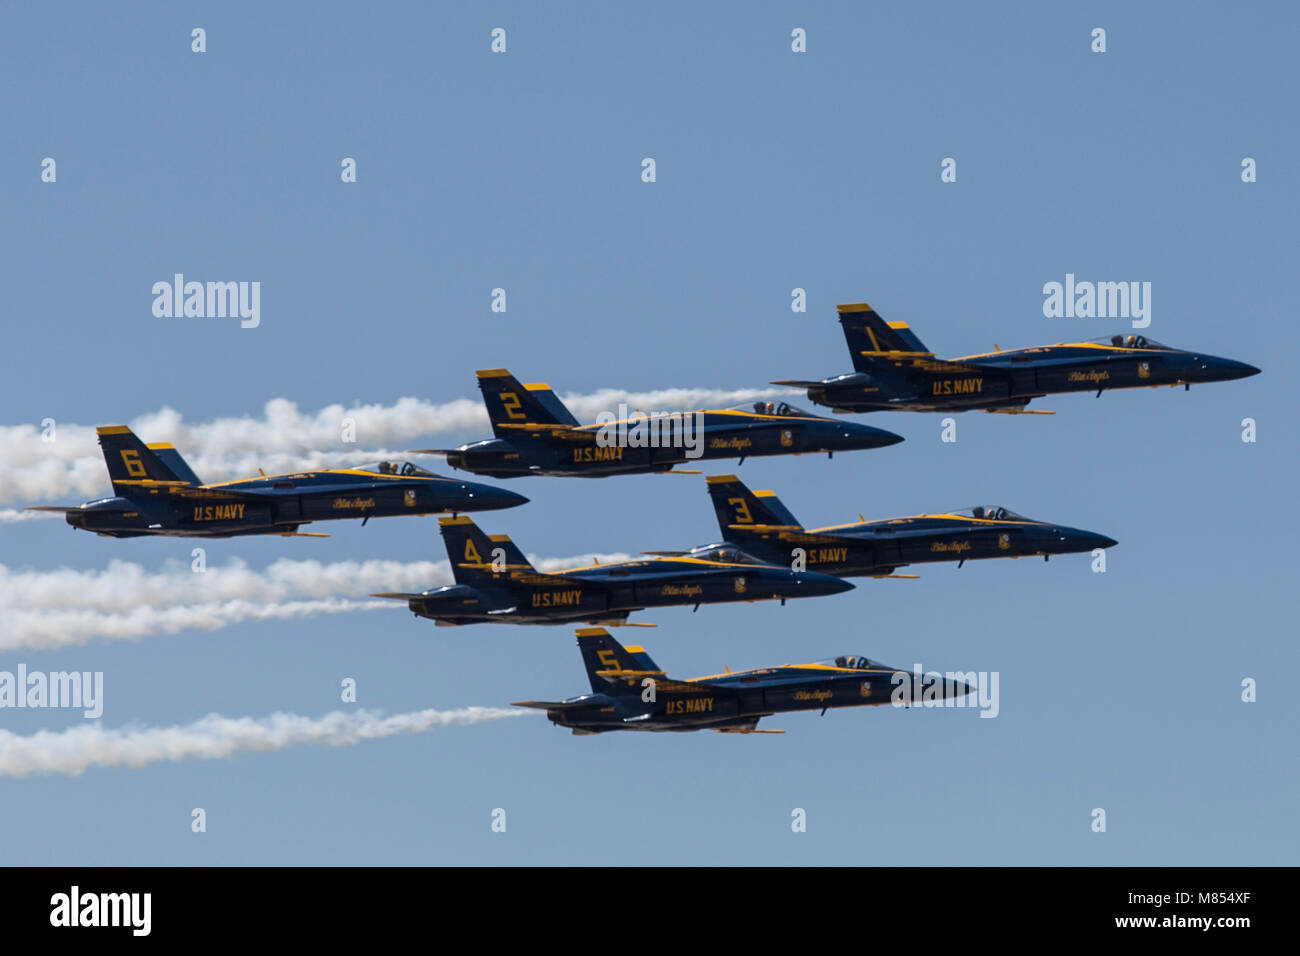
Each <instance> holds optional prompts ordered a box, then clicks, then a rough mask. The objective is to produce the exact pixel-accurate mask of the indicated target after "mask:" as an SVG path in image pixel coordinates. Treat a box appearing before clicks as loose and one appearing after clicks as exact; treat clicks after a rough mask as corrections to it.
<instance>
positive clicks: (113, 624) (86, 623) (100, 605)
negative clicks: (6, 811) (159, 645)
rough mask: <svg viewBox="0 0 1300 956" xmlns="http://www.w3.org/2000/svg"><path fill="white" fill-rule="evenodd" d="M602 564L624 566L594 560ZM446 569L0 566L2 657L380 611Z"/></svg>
mask: <svg viewBox="0 0 1300 956" xmlns="http://www.w3.org/2000/svg"><path fill="white" fill-rule="evenodd" d="M592 557H593V556H592V555H590V554H584V555H582V556H580V557H573V558H557V557H545V558H541V557H530V558H529V560H531V561H532V563H533V565H534V566H535V567H536V568H537V569H538V570H540V571H556V570H560V569H562V568H568V567H574V566H577V565H582V564H590V563H591V560H592ZM595 558H596V559H597V560H598V561H600V562H601V563H602V564H611V563H614V562H616V561H626V560H628V555H626V554H600V555H595ZM453 580H454V579H453V577H452V574H451V566H450V565H449V564H448V563H447V562H446V561H415V562H410V563H403V562H400V561H336V562H331V563H326V562H322V561H314V560H306V561H298V560H291V559H288V558H281V559H279V560H277V561H275V562H273V563H272V564H270V565H268V566H267V567H265V568H262V569H254V568H250V567H249V566H248V565H247V564H246V563H245V562H243V561H242V560H240V559H238V558H236V559H233V560H231V561H230V562H229V563H228V564H226V565H224V566H211V567H208V568H207V569H206V570H205V571H203V572H202V573H195V572H194V571H193V570H192V567H191V565H190V564H188V563H186V562H184V561H176V560H171V561H166V562H164V563H163V565H162V567H161V568H160V569H159V570H157V571H148V570H146V569H145V568H144V567H143V566H142V565H139V564H136V563H134V562H130V561H120V560H114V561H110V562H109V563H108V566H107V567H106V568H104V569H103V570H90V571H79V570H75V569H73V568H59V569H57V570H54V571H33V570H25V569H24V570H14V569H10V568H8V567H6V566H4V565H0V652H2V651H12V650H17V649H20V648H28V649H35V650H58V649H59V648H63V647H71V646H77V645H82V644H87V643H89V642H90V641H91V640H94V639H96V638H105V639H109V640H139V639H140V638H143V637H152V636H159V635H167V634H176V633H179V632H181V631H186V630H197V631H214V630H218V629H220V628H223V627H229V626H231V625H234V624H240V623H243V622H245V621H267V620H289V619H297V618H305V617H312V616H315V615H319V614H343V613H350V612H353V611H371V610H379V609H381V608H388V609H400V610H405V609H406V607H405V605H403V604H402V603H401V602H400V601H391V600H368V599H362V598H361V597H359V596H364V595H367V594H370V593H371V592H373V591H422V590H424V589H426V588H434V587H439V586H441V585H444V584H451V583H453Z"/></svg>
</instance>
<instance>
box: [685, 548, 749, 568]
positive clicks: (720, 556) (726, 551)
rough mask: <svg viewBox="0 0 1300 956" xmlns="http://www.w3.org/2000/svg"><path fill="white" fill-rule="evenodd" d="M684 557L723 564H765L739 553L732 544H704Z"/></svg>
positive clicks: (747, 554) (743, 552) (692, 549)
mask: <svg viewBox="0 0 1300 956" xmlns="http://www.w3.org/2000/svg"><path fill="white" fill-rule="evenodd" d="M684 557H687V558H699V559H700V560H701V561H721V562H723V563H725V564H766V563H767V562H766V561H760V560H758V558H756V557H754V556H753V555H752V554H749V553H747V552H745V551H741V550H740V549H739V548H737V547H736V546H735V545H734V544H706V545H704V546H703V547H699V548H691V550H689V551H687V552H686V554H685V555H684Z"/></svg>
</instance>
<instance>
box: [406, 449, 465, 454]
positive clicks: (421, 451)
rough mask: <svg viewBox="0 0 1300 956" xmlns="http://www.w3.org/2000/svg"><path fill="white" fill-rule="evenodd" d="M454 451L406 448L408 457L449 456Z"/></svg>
mask: <svg viewBox="0 0 1300 956" xmlns="http://www.w3.org/2000/svg"><path fill="white" fill-rule="evenodd" d="M455 450H456V449H454V448H408V449H406V454H408V455H450V454H451V453H452V452H453V451H455Z"/></svg>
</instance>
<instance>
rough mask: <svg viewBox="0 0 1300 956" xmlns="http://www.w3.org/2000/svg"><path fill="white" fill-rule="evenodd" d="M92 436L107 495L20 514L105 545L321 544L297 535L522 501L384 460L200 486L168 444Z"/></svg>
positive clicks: (122, 432) (105, 432) (107, 432)
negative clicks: (120, 541)
mask: <svg viewBox="0 0 1300 956" xmlns="http://www.w3.org/2000/svg"><path fill="white" fill-rule="evenodd" d="M96 431H97V432H98V434H99V444H100V447H101V449H102V450H103V452H104V461H105V462H107V463H108V475H109V478H110V479H111V480H112V483H113V492H114V494H115V496H116V497H113V498H100V499H98V500H96V501H88V502H86V503H84V504H81V505H76V506H72V507H64V506H51V505H42V506H38V507H34V508H30V509H29V510H32V511H60V512H63V514H64V515H65V516H66V517H67V521H68V524H70V525H72V527H74V528H81V529H83V530H86V531H94V532H96V533H97V534H100V535H105V536H107V537H111V538H134V537H140V536H142V535H163V536H177V537H189V538H229V537H232V536H235V535H246V534H278V535H284V536H286V537H288V536H293V535H299V536H304V537H327V536H326V535H323V534H310V533H308V532H300V531H298V528H299V527H300V526H301V525H304V524H307V523H309V522H312V521H332V520H336V519H339V518H360V519H362V523H363V524H364V523H365V522H366V521H368V520H369V519H370V518H383V517H390V516H393V515H422V514H445V513H447V512H453V513H457V512H462V511H490V510H493V509H496V508H513V507H515V506H516V505H522V504H525V503H526V502H527V501H528V499H527V498H525V497H524V496H523V495H517V494H515V493H514V492H513V491H506V490H505V489H504V488H493V487H492V486H490V485H480V484H476V483H474V482H466V481H460V480H459V479H456V478H443V477H440V476H438V475H435V474H433V473H432V472H428V471H425V470H424V469H423V468H420V467H418V466H416V465H412V464H410V463H409V462H391V461H384V462H379V463H378V464H376V465H370V466H365V467H356V468H334V469H328V470H325V471H308V472H300V473H297V474H288V475H261V476H260V477H257V478H247V479H244V480H242V481H222V482H217V483H216V484H210V485H205V484H203V483H202V482H200V481H199V479H198V476H197V475H195V474H194V472H193V471H192V470H191V469H190V467H189V465H187V464H186V463H185V460H184V459H183V458H182V457H181V456H180V453H179V452H177V451H176V449H175V448H173V447H172V446H171V445H169V444H166V443H156V444H148V445H146V444H145V443H144V442H142V441H141V440H140V439H139V438H137V437H136V436H135V434H134V433H133V432H132V431H131V429H129V428H127V427H126V426H125V425H110V426H106V427H104V428H99V429H97V430H96Z"/></svg>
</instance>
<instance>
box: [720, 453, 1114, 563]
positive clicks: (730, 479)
mask: <svg viewBox="0 0 1300 956" xmlns="http://www.w3.org/2000/svg"><path fill="white" fill-rule="evenodd" d="M707 482H708V486H709V497H710V498H712V499H713V510H714V512H715V513H716V514H717V516H718V527H719V528H721V529H722V537H723V538H725V539H726V541H727V542H728V543H730V544H733V545H735V546H736V547H738V548H742V549H744V550H745V551H746V552H748V553H750V554H752V555H754V556H755V557H757V558H760V559H762V560H764V561H771V562H772V563H773V564H791V563H792V562H794V561H798V560H800V559H802V564H803V566H804V567H807V568H810V569H812V570H816V571H821V572H822V573H824V574H834V575H836V576H838V577H858V576H864V575H870V576H872V577H906V576H907V575H895V574H894V571H895V570H896V569H898V568H900V567H903V566H904V565H908V564H928V563H933V562H936V561H956V562H957V566H958V567H960V566H961V565H962V564H964V563H965V562H967V561H975V560H979V559H982V558H1020V557H1026V556H1035V557H1036V556H1038V555H1042V556H1043V559H1044V560H1046V559H1048V558H1050V557H1051V556H1052V555H1054V554H1074V553H1078V552H1091V551H1093V550H1095V549H1097V548H1110V547H1114V546H1115V545H1116V544H1117V543H1118V542H1116V541H1115V539H1114V538H1108V537H1106V536H1105V535H1101V534H1096V533H1094V532H1092V531H1083V530H1081V529H1079V528H1067V527H1064V526H1062V525H1055V524H1049V523H1047V522H1043V521H1033V520H1031V519H1029V518H1026V517H1023V516H1022V515H1018V514H1016V513H1015V512H1014V511H1009V510H1007V509H1006V508H1002V507H1000V506H996V505H987V506H982V507H981V506H977V507H974V508H963V509H960V510H956V511H943V512H938V513H936V514H921V515H909V516H907V517H904V518H884V519H881V520H879V521H864V520H862V516H861V515H858V521H857V522H856V523H849V524H839V525H831V526H829V527H825V528H808V529H805V528H804V527H803V525H801V524H799V522H798V521H797V520H796V519H795V516H794V515H793V514H791V513H790V510H789V509H788V508H786V506H785V505H783V504H782V503H781V499H780V498H778V497H777V496H776V495H775V494H773V493H772V492H770V491H750V490H749V488H747V487H746V486H745V484H744V482H742V481H741V480H740V479H739V478H737V477H736V476H735V475H711V476H710V477H709V478H708V479H707Z"/></svg>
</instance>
